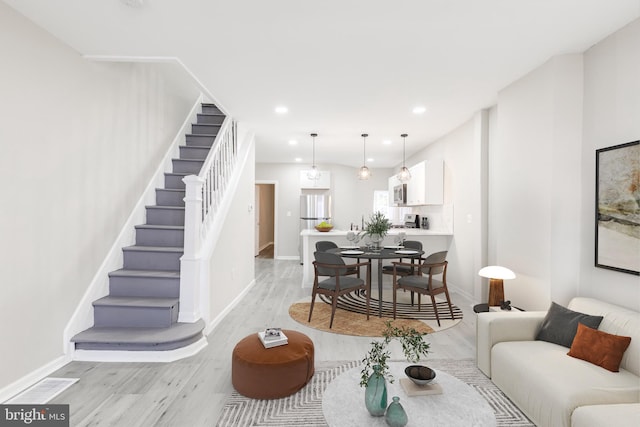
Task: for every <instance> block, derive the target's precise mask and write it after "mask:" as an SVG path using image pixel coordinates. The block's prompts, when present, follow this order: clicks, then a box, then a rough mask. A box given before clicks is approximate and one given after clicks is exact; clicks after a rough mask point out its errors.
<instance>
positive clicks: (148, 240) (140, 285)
mask: <svg viewBox="0 0 640 427" xmlns="http://www.w3.org/2000/svg"><path fill="white" fill-rule="evenodd" d="M224 118H225V116H224V114H223V113H222V112H221V111H220V110H219V109H218V108H217V107H216V106H215V105H213V104H202V114H198V119H197V123H195V124H192V125H191V132H192V133H190V134H187V135H186V138H185V140H186V144H185V145H183V146H180V157H179V158H177V159H172V163H173V171H172V172H169V173H165V185H164V188H157V189H156V204H155V205H153V206H147V207H146V210H147V222H146V224H141V225H137V226H135V229H136V244H135V245H133V246H128V247H125V248H122V251H123V255H124V262H123V268H121V269H119V270H116V271H112V272H111V273H109V295H107V296H105V297H103V298H100V299H98V300H97V301H94V302H93V308H94V326H93V327H91V328H89V329H87V330H85V331H83V332H80V333H79V334H77V335H75V336H74V337H73V338H72V339H71V341H72V342H74V343H75V348H76V349H77V350H127V351H162V350H174V349H177V348H182V347H185V346H187V345H189V344H192V343H194V342H196V341H198V340H200V338H202V331H203V329H204V326H205V325H204V322H203V321H202V320H198V321H197V322H195V323H180V322H178V311H179V304H180V300H179V297H180V257H181V256H182V254H183V251H184V216H185V215H184V214H185V207H184V197H185V184H184V182H183V181H182V179H183V178H184V177H185V176H187V175H197V174H198V173H199V172H200V169H201V167H202V165H203V163H204V161H205V159H206V158H207V155H208V153H209V150H210V148H211V146H212V145H213V142H214V140H215V138H216V135H217V133H218V130H219V129H220V126H221V125H222V122H223V121H224Z"/></svg>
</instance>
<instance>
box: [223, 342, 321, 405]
mask: <svg viewBox="0 0 640 427" xmlns="http://www.w3.org/2000/svg"><path fill="white" fill-rule="evenodd" d="M283 332H284V333H285V335H286V336H287V338H288V340H289V343H288V344H287V345H281V346H278V347H272V348H264V346H263V345H262V343H261V342H260V338H258V334H257V333H255V334H251V335H249V336H248V337H245V338H243V339H242V340H241V341H240V342H239V343H238V344H236V347H235V348H234V349H233V356H232V360H231V383H232V384H233V386H234V387H235V389H236V390H237V391H238V393H240V394H242V395H243V396H247V397H251V398H254V399H278V398H281V397H286V396H290V395H292V394H293V393H295V392H296V391H298V390H300V389H301V388H302V387H304V386H305V385H306V384H307V383H308V382H309V380H310V379H311V377H312V376H313V373H314V364H313V341H311V339H310V338H309V337H308V336H306V335H305V334H302V333H300V332H296V331H291V330H288V329H285V330H283Z"/></svg>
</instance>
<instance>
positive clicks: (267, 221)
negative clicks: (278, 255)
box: [255, 183, 276, 258]
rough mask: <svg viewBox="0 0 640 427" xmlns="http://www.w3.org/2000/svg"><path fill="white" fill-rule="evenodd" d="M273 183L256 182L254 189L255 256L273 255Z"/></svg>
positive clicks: (274, 210) (271, 256)
mask: <svg viewBox="0 0 640 427" xmlns="http://www.w3.org/2000/svg"><path fill="white" fill-rule="evenodd" d="M275 187H276V186H275V184H271V183H256V191H255V194H256V196H255V198H256V200H255V206H256V212H255V218H256V227H255V236H256V242H255V256H256V257H258V258H274V257H275V215H276V208H275V205H276V203H275V200H276V198H275V194H276V192H275Z"/></svg>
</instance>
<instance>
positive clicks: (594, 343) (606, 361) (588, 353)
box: [567, 323, 631, 372]
mask: <svg viewBox="0 0 640 427" xmlns="http://www.w3.org/2000/svg"><path fill="white" fill-rule="evenodd" d="M630 343H631V337H623V336H620V335H612V334H608V333H606V332H602V331H599V330H597V329H592V328H590V327H588V326H585V325H583V324H582V323H578V331H577V332H576V337H575V338H574V339H573V343H572V344H571V350H569V353H567V354H568V355H569V356H571V357H575V358H577V359H582V360H586V361H587V362H590V363H593V364H594V365H598V366H602V367H603V368H604V369H607V370H609V371H611V372H618V371H619V369H620V362H621V361H622V356H623V355H624V352H625V351H626V350H627V347H629V344H630Z"/></svg>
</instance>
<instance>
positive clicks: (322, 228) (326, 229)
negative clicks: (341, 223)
mask: <svg viewBox="0 0 640 427" xmlns="http://www.w3.org/2000/svg"><path fill="white" fill-rule="evenodd" d="M332 229H333V225H332V226H331V227H318V226H317V225H316V230H318V231H322V232H325V231H331V230H332Z"/></svg>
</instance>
